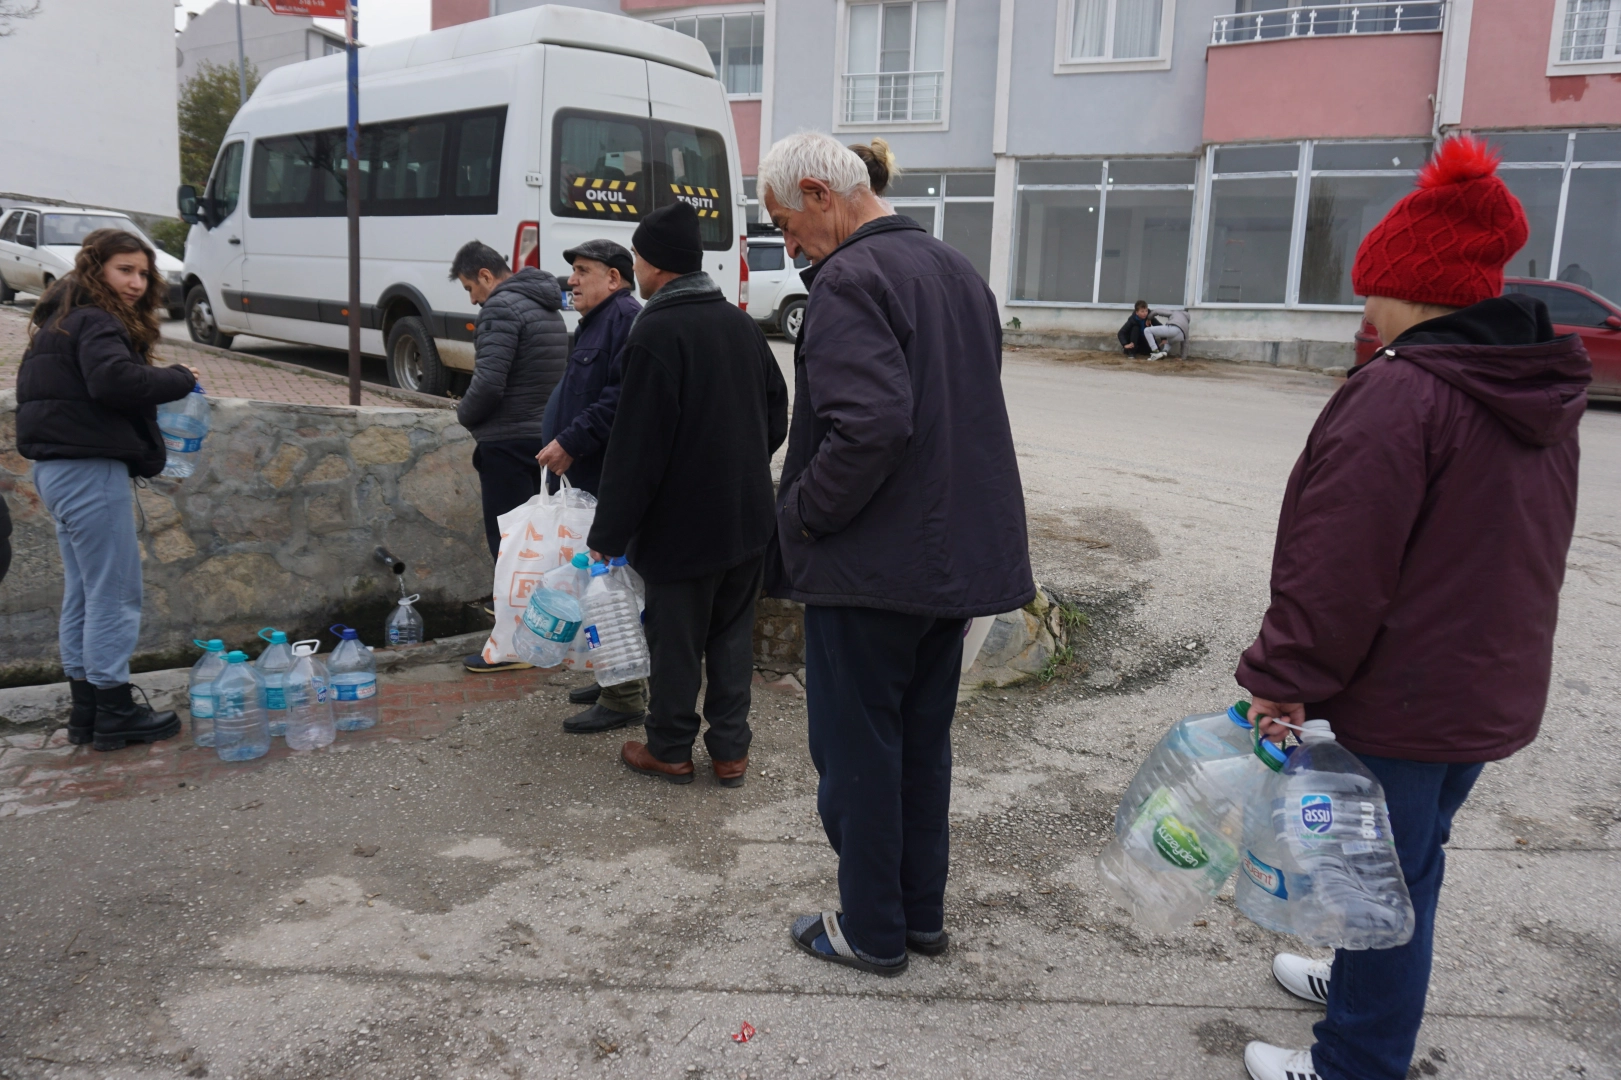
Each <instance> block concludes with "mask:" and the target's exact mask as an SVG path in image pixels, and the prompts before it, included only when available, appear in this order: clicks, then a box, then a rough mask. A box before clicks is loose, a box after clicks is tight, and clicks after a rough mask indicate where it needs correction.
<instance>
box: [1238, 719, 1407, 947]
mask: <svg viewBox="0 0 1621 1080" xmlns="http://www.w3.org/2000/svg"><path fill="white" fill-rule="evenodd" d="M1243 840H1244V851H1243V856H1242V861H1241V863H1240V873H1239V875H1238V886H1237V890H1236V892H1235V895H1234V900H1235V902H1236V904H1237V906H1238V910H1239V911H1241V912H1243V913H1244V914H1245V915H1246V916H1247V917H1248V918H1249V919H1250V920H1251V921H1253V922H1254V923H1256V924H1257V925H1259V926H1262V927H1265V928H1266V929H1268V930H1275V931H1277V932H1279V933H1284V934H1293V935H1295V936H1296V937H1298V938H1300V940H1302V941H1304V942H1306V943H1307V944H1308V945H1332V946H1335V947H1336V948H1341V949H1389V948H1393V947H1395V946H1397V945H1405V944H1407V942H1408V941H1409V940H1411V939H1412V936H1413V927H1414V918H1413V902H1412V899H1411V897H1410V896H1409V895H1408V892H1407V882H1406V879H1405V878H1403V876H1402V871H1401V862H1400V860H1399V859H1398V858H1397V857H1396V842H1395V839H1394V838H1393V837H1392V836H1391V833H1390V817H1389V814H1388V812H1387V810H1386V807H1385V792H1384V788H1382V787H1381V786H1380V785H1379V781H1378V780H1376V779H1374V776H1373V774H1372V773H1370V772H1369V771H1368V768H1367V766H1365V765H1363V764H1362V762H1360V761H1358V760H1357V757H1356V755H1355V754H1353V753H1351V752H1350V751H1349V750H1347V749H1345V747H1343V746H1341V745H1340V744H1339V742H1338V741H1337V740H1336V739H1335V738H1334V731H1333V729H1332V728H1331V727H1330V725H1329V723H1328V721H1327V720H1308V721H1306V723H1305V725H1304V727H1303V728H1302V730H1301V734H1300V745H1299V746H1298V747H1296V748H1295V750H1294V752H1293V753H1292V754H1290V755H1289V761H1288V764H1286V765H1285V766H1284V767H1283V770H1282V771H1281V772H1279V773H1278V774H1277V775H1275V776H1270V777H1268V778H1266V781H1265V783H1264V784H1263V785H1262V786H1261V788H1260V790H1259V791H1257V792H1256V793H1255V795H1254V796H1253V797H1252V799H1251V800H1250V803H1249V806H1248V807H1247V808H1246V813H1245V815H1244V837H1243Z"/></svg>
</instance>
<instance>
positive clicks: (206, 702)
mask: <svg viewBox="0 0 1621 1080" xmlns="http://www.w3.org/2000/svg"><path fill="white" fill-rule="evenodd" d="M191 718H192V719H193V720H212V719H214V695H213V694H199V693H197V692H196V691H195V690H194V691H192V693H191Z"/></svg>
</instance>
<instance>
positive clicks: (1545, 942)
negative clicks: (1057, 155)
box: [0, 352, 1621, 1080]
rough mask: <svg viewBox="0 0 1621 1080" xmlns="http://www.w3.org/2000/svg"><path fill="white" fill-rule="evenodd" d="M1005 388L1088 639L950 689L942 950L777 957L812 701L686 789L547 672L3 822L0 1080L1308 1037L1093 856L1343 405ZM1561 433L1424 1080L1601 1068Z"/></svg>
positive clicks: (244, 1075) (1616, 418)
mask: <svg viewBox="0 0 1621 1080" xmlns="http://www.w3.org/2000/svg"><path fill="white" fill-rule="evenodd" d="M1005 385H1006V389H1007V395H1008V403H1009V409H1010V412H1011V414H1012V417H1013V421H1014V427H1015V437H1016V441H1017V444H1018V448H1019V453H1020V463H1021V468H1022V470H1023V479H1024V484H1025V489H1026V495H1027V503H1028V507H1029V515H1030V521H1031V526H1032V550H1033V554H1034V559H1035V562H1036V566H1037V570H1038V575H1039V576H1040V577H1041V578H1042V579H1043V580H1044V581H1046V582H1048V583H1049V584H1051V585H1052V586H1054V587H1055V588H1057V589H1058V590H1059V591H1060V592H1062V593H1063V594H1064V595H1066V596H1067V597H1070V598H1072V599H1074V600H1076V601H1077V602H1079V603H1080V604H1081V605H1082V607H1083V608H1084V609H1085V610H1086V611H1087V613H1088V615H1089V617H1090V619H1091V627H1090V631H1089V633H1088V636H1087V638H1086V639H1085V640H1084V641H1083V643H1082V646H1081V649H1080V655H1079V657H1078V660H1077V663H1076V664H1075V665H1074V666H1073V667H1072V668H1071V669H1069V671H1068V673H1067V677H1066V678H1064V679H1062V680H1060V681H1058V682H1056V683H1054V684H1051V685H1049V686H1047V687H1044V688H1025V689H1013V690H1008V691H999V692H995V693H992V694H990V695H988V696H983V697H981V698H979V699H978V700H976V701H974V702H973V703H972V704H970V705H966V706H964V707H963V708H962V709H961V710H960V711H959V721H958V729H957V734H956V762H957V767H956V784H955V790H954V797H953V871H952V879H951V884H950V888H949V892H948V899H947V927H948V929H949V931H950V932H951V934H952V936H953V945H952V948H951V950H950V951H949V952H948V953H947V954H946V955H945V956H944V957H942V958H940V959H937V960H926V959H915V960H914V962H913V965H912V968H911V971H910V972H909V973H908V974H907V975H905V976H904V977H902V978H899V979H894V980H877V979H872V978H870V977H864V976H860V975H856V974H854V973H849V972H847V971H845V970H843V969H837V968H833V967H831V966H829V965H824V964H818V963H816V962H815V961H813V960H811V959H809V958H807V957H805V956H803V955H802V954H799V953H797V952H796V951H794V950H793V949H792V947H791V946H790V945H789V943H788V941H787V939H786V930H787V926H788V923H789V921H790V920H791V918H792V917H793V916H794V915H796V914H800V913H806V912H813V911H817V910H820V909H821V908H822V907H824V906H828V905H831V904H833V903H835V902H836V895H835V890H834V888H833V886H832V885H831V879H832V873H833V868H834V861H833V858H832V856H831V854H830V853H829V851H828V849H827V845H826V841H825V839H824V838H823V837H822V835H821V832H820V828H819V826H818V825H817V823H816V819H815V814H814V807H815V775H814V772H813V770H812V769H811V766H810V763H809V760H808V757H807V755H806V752H805V743H804V722H805V721H804V710H803V706H802V703H801V702H800V701H798V700H797V699H795V698H792V697H789V696H786V695H780V694H776V693H771V692H765V691H761V692H760V693H758V695H757V697H756V707H755V726H756V742H755V746H754V749H753V751H752V754H751V757H752V762H753V766H752V769H751V773H750V779H749V782H748V784H747V786H745V787H744V788H742V789H738V790H728V789H723V788H720V787H718V786H717V785H715V784H714V783H713V781H712V780H711V779H710V778H709V776H708V770H707V763H706V762H705V761H703V760H702V755H701V752H700V755H699V757H700V760H699V762H698V764H699V771H700V780H699V782H698V783H696V784H694V785H692V786H690V787H684V788H682V787H672V786H670V785H667V784H664V783H662V782H660V781H657V780H652V779H648V778H644V777H640V776H635V775H632V774H629V773H628V772H626V771H625V770H624V769H623V768H622V766H620V765H619V764H618V763H617V761H616V759H615V753H616V749H617V746H618V744H619V742H620V740H621V737H622V734H621V733H614V734H611V735H606V736H600V737H587V738H577V737H567V736H564V735H562V734H560V733H559V730H558V722H559V721H560V720H561V719H562V718H563V717H564V716H566V715H567V714H568V712H569V711H570V710H569V709H568V708H567V706H566V705H565V704H564V703H563V702H562V701H561V697H562V690H561V688H560V687H559V688H558V689H557V690H556V691H555V692H552V693H549V694H545V695H537V696H536V697H535V698H534V699H532V700H526V701H521V702H509V703H497V704H492V705H489V706H484V707H480V708H478V709H476V710H474V711H472V712H471V713H469V714H468V716H467V717H466V719H465V721H464V722H463V723H462V724H461V726H460V727H458V728H457V729H455V730H453V731H452V732H451V733H450V734H449V735H447V736H445V737H442V738H440V739H437V740H435V741H434V742H432V743H429V744H416V745H407V744H399V745H393V746H381V747H378V748H376V749H373V750H365V751H361V752H355V753H348V754H317V755H311V756H309V757H307V758H301V759H299V760H297V761H295V762H287V763H285V765H286V767H284V768H278V769H266V770H264V771H263V772H260V773H257V774H253V775H246V776H242V777H239V778H234V779H228V780H218V781H210V782H208V783H205V784H204V785H203V786H202V788H201V789H199V790H191V789H188V790H184V791H178V792H176V793H174V794H172V795H165V796H163V797H161V798H159V799H154V800H151V801H146V800H140V801H125V802H109V803H99V804H92V805H88V806H86V807H84V808H82V809H80V808H76V809H74V810H71V811H63V812H58V813H50V814H39V815H36V816H33V817H29V818H20V819H18V818H13V819H9V820H7V821H5V822H3V823H0V829H3V830H4V840H3V842H0V918H3V919H4V928H5V934H4V944H3V945H0V950H3V951H0V1075H5V1076H16V1077H43V1076H55V1077H64V1078H73V1080H81V1078H83V1080H89V1078H97V1080H100V1078H103V1077H118V1078H120V1080H123V1078H142V1080H144V1078H147V1077H169V1076H181V1075H189V1076H202V1075H207V1076H211V1077H227V1078H232V1080H249V1078H254V1080H258V1078H270V1077H295V1076H297V1077H304V1076H321V1077H329V1076H330V1077H338V1076H341V1077H377V1078H388V1080H396V1078H404V1077H418V1076H420V1077H469V1078H472V1077H479V1078H484V1077H488V1078H492V1080H494V1078H499V1077H507V1076H510V1077H576V1076H605V1077H606V1076H613V1077H670V1078H674V1077H693V1076H707V1077H745V1076H746V1077H785V1078H798V1077H805V1078H809V1077H831V1076H840V1077H851V1076H877V1077H889V1076H895V1077H926V1078H940V1080H946V1078H956V1077H985V1078H997V1080H1002V1078H1007V1077H1072V1076H1100V1077H1104V1076H1107V1077H1122V1078H1123V1077H1137V1076H1152V1077H1155V1078H1157V1080H1159V1078H1164V1080H1171V1078H1177V1080H1182V1078H1186V1080H1195V1078H1198V1080H1212V1078H1214V1080H1221V1078H1229V1077H1230V1078H1233V1080H1238V1078H1239V1077H1242V1076H1243V1075H1244V1073H1243V1066H1242V1064H1241V1063H1240V1059H1239V1055H1240V1054H1241V1052H1242V1046H1243V1043H1244V1041H1245V1040H1246V1039H1248V1038H1251V1037H1263V1038H1268V1039H1271V1040H1273V1041H1277V1042H1281V1043H1286V1044H1295V1045H1305V1044H1306V1043H1307V1042H1308V1041H1309V1040H1310V1025H1311V1023H1312V1022H1313V1020H1314V1019H1316V1017H1317V1015H1318V1013H1317V1012H1315V1011H1314V1010H1313V1009H1311V1008H1310V1007H1308V1006H1306V1005H1305V1004H1304V1003H1301V1002H1297V1001H1295V1000H1294V999H1292V998H1290V997H1288V996H1287V995H1286V994H1284V993H1283V992H1282V991H1281V990H1280V989H1278V988H1277V987H1276V986H1275V985H1274V984H1273V983H1272V980H1271V978H1270V975H1269V972H1268V968H1267V963H1268V960H1269V958H1270V956H1271V954H1272V952H1273V951H1274V950H1276V949H1278V948H1280V947H1284V946H1286V944H1287V943H1286V941H1285V940H1284V939H1281V938H1278V937H1275V936H1273V935H1271V934H1268V933H1265V932H1262V931H1260V930H1257V929H1256V928H1254V927H1253V926H1251V925H1250V924H1248V923H1247V922H1245V921H1244V920H1243V919H1242V918H1241V917H1239V916H1237V915H1236V913H1235V912H1234V910H1233V908H1232V906H1231V904H1230V903H1226V902H1217V903H1214V904H1212V905H1210V907H1209V909H1208V910H1207V911H1206V912H1205V913H1203V916H1202V917H1201V919H1200V920H1199V922H1198V923H1195V924H1194V925H1191V926H1189V927H1187V928H1186V929H1184V930H1182V931H1179V932H1176V933H1172V934H1169V935H1153V934H1149V933H1146V932H1144V931H1142V930H1140V929H1139V928H1137V927H1136V926H1133V925H1132V924H1131V923H1130V922H1129V920H1128V919H1127V917H1126V916H1125V914H1124V913H1123V912H1121V911H1119V910H1117V909H1115V908H1114V907H1112V906H1111V905H1110V904H1109V903H1108V902H1107V900H1106V899H1105V898H1104V896H1103V895H1102V894H1101V892H1100V890H1099V889H1098V887H1097V883H1096V876H1095V874H1094V871H1093V866H1092V863H1093V858H1094V855H1095V853H1096V852H1097V850H1098V848H1099V847H1100V845H1101V843H1102V842H1103V839H1104V837H1105V835H1106V832H1107V830H1108V828H1109V825H1110V822H1111V820H1112V814H1113V807H1114V803H1115V801H1116V800H1117V799H1118V797H1119V794H1120V792H1121V790H1122V789H1123V787H1124V785H1125V783H1126V781H1127V780H1128V779H1129V777H1130V775H1131V773H1132V772H1133V771H1134V770H1135V768H1136V766H1137V765H1138V764H1139V763H1140V761H1141V758H1142V755H1143V754H1144V753H1145V752H1146V750H1147V749H1148V748H1149V747H1150V746H1151V745H1152V743H1153V741H1154V740H1155V738H1157V736H1158V735H1159V733H1160V732H1161V731H1162V730H1163V728H1164V726H1165V725H1166V724H1167V723H1169V722H1170V721H1172V720H1174V719H1175V718H1177V717H1179V716H1181V715H1184V714H1185V713H1188V712H1192V711H1195V710H1203V709H1207V708H1210V707H1212V706H1217V705H1219V704H1221V703H1224V702H1230V701H1231V700H1233V699H1234V698H1235V697H1236V696H1237V693H1238V692H1237V688H1236V687H1235V686H1234V684H1233V681H1232V675H1231V673H1232V669H1233V665H1234V662H1235V660H1236V657H1237V655H1238V653H1239V652H1240V651H1241V650H1242V648H1243V647H1244V646H1245V645H1247V644H1248V643H1249V641H1250V639H1251V637H1252V636H1253V634H1254V631H1255V627H1256V623H1257V621H1258V619H1259V616H1260V614H1261V611H1262V610H1263V607H1264V604H1265V600H1266V571H1267V561H1268V558H1269V556H1270V551H1271V545H1272V529H1273V525H1274V523H1275V520H1276V513H1277V504H1278V499H1279V496H1280V494H1281V492H1282V488H1283V482H1284V479H1285V477H1286V475H1287V473H1288V470H1289V468H1290V466H1291V464H1292V462H1293V460H1294V457H1295V455H1296V454H1297V453H1298V451H1299V448H1300V445H1301V443H1302V441H1303V439H1304V437H1305V434H1306V432H1307V430H1308V428H1309V426H1310V424H1311V422H1312V420H1313V418H1314V416H1315V415H1316V413H1317V412H1318V410H1319V409H1320V408H1321V406H1322V404H1323V403H1324V401H1326V399H1327V397H1328V395H1329V394H1330V393H1331V391H1332V389H1333V386H1334V384H1333V382H1332V381H1331V380H1329V379H1327V378H1325V377H1321V376H1316V375H1307V374H1300V373H1292V372H1279V371H1271V370H1265V369H1249V368H1238V367H1231V366H1209V367H1204V366H1199V365H1166V366H1162V367H1159V368H1155V369H1153V370H1152V371H1149V370H1148V369H1146V367H1137V368H1127V367H1124V366H1121V365H1116V366H1112V367H1111V366H1107V365H1102V364H1095V363H1093V364H1084V363H1075V362H1058V361H1055V360H1052V359H1048V358H1044V357H1042V356H1041V355H1039V354H1032V353H1028V352H1026V353H1011V354H1010V355H1009V357H1008V360H1007V364H1006V369H1005ZM1582 440H1583V449H1584V451H1585V454H1584V461H1583V480H1582V489H1581V517H1580V521H1579V523H1578V527H1577V539H1576V541H1575V544H1574V546H1573V550H1572V553H1571V572H1570V575H1569V578H1568V580H1567V584H1566V588H1565V594H1564V601H1563V611H1562V619H1561V630H1560V634H1559V639H1558V644H1557V652H1556V657H1555V674H1554V680H1553V690H1552V694H1551V699H1550V703H1549V708H1548V712H1547V717H1546V722H1545V728H1544V736H1543V738H1541V739H1540V740H1539V741H1538V742H1537V743H1535V744H1534V745H1533V746H1532V747H1531V748H1529V749H1528V750H1526V751H1524V752H1522V753H1521V754H1519V755H1517V756H1516V757H1515V758H1513V759H1512V760H1510V761H1508V762H1506V763H1503V764H1500V765H1494V766H1492V767H1490V768H1488V770H1487V771H1486V773H1485V776H1484V777H1483V779H1482V781H1481V783H1480V785H1479V786H1478V788H1477V789H1476V794H1475V796H1474V798H1473V799H1471V801H1470V802H1469V803H1468V804H1467V805H1466V807H1465V808H1464V810H1463V812H1462V813H1461V814H1460V816H1459V820H1458V823H1457V828H1456V831H1455V833H1454V837H1453V845H1452V850H1451V857H1450V861H1449V867H1448V869H1449V881H1448V886H1447V889H1446V891H1445V893H1444V895H1443V897H1442V910H1441V918H1440V926H1439V931H1438V942H1439V944H1438V957H1437V963H1436V969H1435V974H1434V980H1433V984H1432V993H1431V998H1430V1012H1429V1015H1428V1018H1427V1020H1426V1023H1425V1027H1424V1030H1423V1032H1422V1034H1421V1036H1420V1040H1419V1048H1420V1051H1421V1056H1420V1058H1419V1061H1418V1062H1417V1063H1416V1064H1417V1067H1418V1068H1419V1069H1420V1075H1425V1076H1432V1075H1433V1076H1440V1077H1457V1078H1465V1077H1468V1078H1482V1077H1484V1078H1499V1077H1501V1078H1552V1077H1570V1076H1575V1075H1581V1076H1584V1077H1607V1078H1615V1077H1621V1036H1618V1032H1621V999H1618V997H1617V984H1618V980H1621V929H1618V928H1617V922H1616V911H1617V905H1616V901H1615V894H1616V891H1617V886H1618V885H1621V857H1618V855H1617V844H1616V837H1617V835H1618V834H1621V749H1618V748H1617V740H1616V735H1617V719H1618V712H1621V679H1618V676H1617V674H1616V670H1615V665H1614V642H1615V641H1616V640H1617V639H1618V636H1621V635H1618V631H1621V625H1618V623H1621V603H1618V601H1617V599H1616V598H1617V595H1618V592H1617V588H1616V585H1617V583H1618V581H1621V490H1618V486H1621V484H1618V479H1617V478H1618V476H1621V412H1618V411H1616V410H1613V409H1596V410H1594V411H1593V412H1592V413H1591V414H1590V415H1589V416H1588V418H1587V419H1586V421H1585V422H1584V425H1583V430H1582ZM451 674H452V673H451V672H449V671H436V670H435V669H424V670H422V671H420V672H418V673H416V675H415V676H414V677H416V678H422V679H430V678H445V677H450V676H451ZM1522 841H1523V842H1522ZM356 845H366V846H370V845H377V846H378V851H377V852H376V854H375V855H374V856H373V857H369V858H362V857H359V856H357V855H356V854H354V849H355V847H356ZM744 1022H748V1023H749V1024H750V1025H752V1027H753V1028H754V1029H755V1030H756V1032H757V1034H756V1035H755V1036H754V1037H753V1038H752V1039H751V1040H750V1041H748V1042H747V1043H743V1042H739V1041H736V1040H734V1039H733V1038H732V1035H733V1034H734V1033H739V1032H740V1029H741V1026H742V1024H743V1023H744Z"/></svg>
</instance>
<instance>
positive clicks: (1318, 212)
mask: <svg viewBox="0 0 1621 1080" xmlns="http://www.w3.org/2000/svg"><path fill="white" fill-rule="evenodd" d="M1387 160H1388V157H1387ZM1412 190H1413V177H1412V175H1411V174H1408V173H1392V174H1391V175H1389V176H1314V177H1313V178H1312V181H1311V199H1310V202H1309V203H1308V204H1307V207H1306V247H1305V253H1304V256H1303V259H1302V262H1301V266H1300V302H1301V303H1302V304H1348V305H1349V304H1355V303H1356V302H1357V298H1356V290H1354V289H1353V288H1352V287H1351V262H1352V260H1354V259H1355V258H1356V251H1357V248H1358V247H1359V246H1361V244H1362V238H1363V237H1364V236H1366V235H1367V234H1368V230H1370V229H1372V228H1373V227H1374V226H1375V225H1377V224H1378V223H1379V220H1380V219H1381V218H1383V217H1384V216H1385V213H1386V212H1387V211H1389V209H1390V208H1391V207H1392V206H1394V205H1396V202H1397V200H1399V199H1401V198H1402V197H1403V196H1405V195H1406V194H1407V193H1408V192H1410V191H1412Z"/></svg>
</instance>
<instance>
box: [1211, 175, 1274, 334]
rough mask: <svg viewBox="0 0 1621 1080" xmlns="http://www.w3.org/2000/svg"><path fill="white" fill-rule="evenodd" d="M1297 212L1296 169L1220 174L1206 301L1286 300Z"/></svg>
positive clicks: (1214, 196)
mask: <svg viewBox="0 0 1621 1080" xmlns="http://www.w3.org/2000/svg"><path fill="white" fill-rule="evenodd" d="M1294 215H1295V178H1294V176H1293V175H1287V176H1278V177H1253V178H1242V179H1232V180H1224V179H1222V178H1220V177H1217V178H1216V179H1215V181H1214V182H1213V183H1212V184H1211V190H1210V241H1209V248H1208V250H1207V251H1206V253H1205V254H1206V259H1205V280H1204V300H1205V303H1207V304H1210V303H1215V304H1281V303H1283V302H1284V299H1285V292H1286V288H1287V285H1288V277H1289V238H1290V232H1291V230H1292V228H1293V226H1294Z"/></svg>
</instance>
